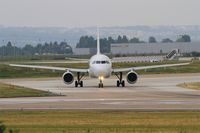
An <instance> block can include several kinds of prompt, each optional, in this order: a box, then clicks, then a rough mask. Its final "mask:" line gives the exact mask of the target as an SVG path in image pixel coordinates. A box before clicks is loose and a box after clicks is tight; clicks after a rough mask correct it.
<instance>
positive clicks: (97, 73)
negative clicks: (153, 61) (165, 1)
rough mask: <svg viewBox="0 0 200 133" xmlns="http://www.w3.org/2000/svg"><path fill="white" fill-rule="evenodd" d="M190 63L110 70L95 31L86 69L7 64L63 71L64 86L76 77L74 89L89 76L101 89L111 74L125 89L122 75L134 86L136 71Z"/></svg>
mask: <svg viewBox="0 0 200 133" xmlns="http://www.w3.org/2000/svg"><path fill="white" fill-rule="evenodd" d="M188 64H190V63H179V64H165V65H153V66H140V67H130V68H119V69H114V68H112V62H111V59H110V58H109V57H108V56H106V55H104V54H102V53H101V52H100V39H99V30H97V53H96V54H95V55H94V56H92V57H91V58H90V60H89V68H88V69H76V68H63V67H49V66H37V65H19V64H9V65H10V66H13V67H23V68H34V69H36V68H37V69H48V70H58V71H64V74H63V76H62V79H63V81H64V83H65V84H67V85H70V84H72V83H73V82H74V74H76V75H77V80H75V87H83V80H82V78H83V77H84V76H85V75H86V74H89V76H90V77H91V78H98V79H99V81H100V82H99V84H98V87H99V88H103V87H104V86H103V80H104V79H106V78H109V77H110V76H111V75H112V74H114V75H116V77H117V78H118V80H117V83H116V84H117V87H125V80H123V73H127V75H126V80H127V82H128V83H129V84H135V83H136V82H137V80H138V74H137V72H136V71H137V70H146V69H152V68H161V67H173V66H183V65H188Z"/></svg>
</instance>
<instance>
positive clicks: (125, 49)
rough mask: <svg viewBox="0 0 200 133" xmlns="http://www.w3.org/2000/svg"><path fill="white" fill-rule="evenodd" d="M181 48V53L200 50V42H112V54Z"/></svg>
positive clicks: (156, 51) (147, 52) (145, 52)
mask: <svg viewBox="0 0 200 133" xmlns="http://www.w3.org/2000/svg"><path fill="white" fill-rule="evenodd" d="M173 49H180V52H181V53H190V52H194V51H196V52H200V42H191V43H176V42H175V43H129V44H111V53H112V54H159V53H169V52H170V51H172V50H173Z"/></svg>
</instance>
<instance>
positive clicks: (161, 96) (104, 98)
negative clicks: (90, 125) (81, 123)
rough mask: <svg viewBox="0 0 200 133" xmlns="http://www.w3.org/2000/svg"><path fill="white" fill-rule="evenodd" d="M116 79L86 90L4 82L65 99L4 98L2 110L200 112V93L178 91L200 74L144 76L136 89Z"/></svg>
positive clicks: (53, 83)
mask: <svg viewBox="0 0 200 133" xmlns="http://www.w3.org/2000/svg"><path fill="white" fill-rule="evenodd" d="M116 80H117V79H116V78H114V77H112V78H111V79H105V81H104V86H105V87H104V88H98V87H97V84H98V82H99V81H98V80H96V79H85V80H84V87H83V88H75V87H74V85H73V84H72V85H70V86H67V85H65V84H64V83H63V82H62V79H61V78H42V79H5V80H0V81H1V82H4V83H8V84H13V85H19V86H25V87H29V88H34V89H40V90H46V91H51V92H54V93H58V94H61V95H65V96H60V97H39V98H33V97H31V98H1V99H0V109H1V110H3V109H72V110H73V109H114V110H115V109H117V110H127V109H130V110H200V91H198V90H190V89H184V88H180V87H177V84H180V83H184V82H195V81H200V74H167V75H146V76H140V78H139V80H138V82H137V83H136V84H135V85H129V84H126V87H125V88H121V87H120V88H117V87H116Z"/></svg>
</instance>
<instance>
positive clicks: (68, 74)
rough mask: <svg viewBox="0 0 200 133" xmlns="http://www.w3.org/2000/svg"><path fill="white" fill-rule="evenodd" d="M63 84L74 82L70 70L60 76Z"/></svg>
mask: <svg viewBox="0 0 200 133" xmlns="http://www.w3.org/2000/svg"><path fill="white" fill-rule="evenodd" d="M62 78H63V81H64V83H65V84H68V85H69V84H72V83H73V82H74V76H73V74H72V73H71V72H65V73H64V74H63V76H62Z"/></svg>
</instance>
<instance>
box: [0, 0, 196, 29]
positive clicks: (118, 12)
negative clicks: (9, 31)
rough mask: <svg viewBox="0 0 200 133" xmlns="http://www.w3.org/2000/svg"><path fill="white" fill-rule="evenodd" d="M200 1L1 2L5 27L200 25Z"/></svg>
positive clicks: (5, 0)
mask: <svg viewBox="0 0 200 133" xmlns="http://www.w3.org/2000/svg"><path fill="white" fill-rule="evenodd" d="M199 13H200V0H0V25H4V26H58V27H61V26H62V27H63V26H64V27H86V26H97V25H99V26H133V25H200V15H199Z"/></svg>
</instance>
